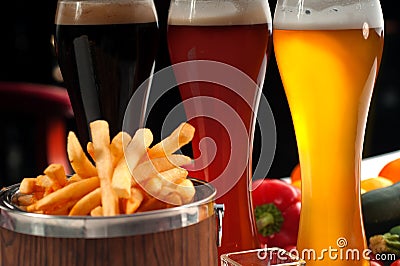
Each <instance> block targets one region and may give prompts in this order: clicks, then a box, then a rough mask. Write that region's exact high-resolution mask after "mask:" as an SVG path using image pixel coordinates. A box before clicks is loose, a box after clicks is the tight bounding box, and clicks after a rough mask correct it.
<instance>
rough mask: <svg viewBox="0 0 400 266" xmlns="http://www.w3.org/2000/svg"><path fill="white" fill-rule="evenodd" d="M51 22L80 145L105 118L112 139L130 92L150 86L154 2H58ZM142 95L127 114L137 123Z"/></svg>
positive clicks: (154, 40)
mask: <svg viewBox="0 0 400 266" xmlns="http://www.w3.org/2000/svg"><path fill="white" fill-rule="evenodd" d="M55 24H56V34H55V41H56V42H55V44H56V53H57V56H58V62H59V65H60V69H61V72H62V76H63V80H64V84H65V86H66V88H67V90H68V93H69V96H70V99H71V104H72V107H73V110H74V114H75V118H76V124H77V131H78V135H79V139H80V141H81V143H82V144H84V143H87V141H89V130H88V126H89V123H90V122H92V121H94V120H97V119H104V120H107V121H108V123H109V126H110V134H111V137H113V136H114V135H115V134H116V133H118V132H119V131H121V130H122V123H123V118H124V114H125V110H126V107H127V105H128V102H129V100H130V98H131V96H132V95H133V94H134V93H135V91H136V90H137V88H138V87H139V86H141V85H142V84H143V83H144V82H146V83H148V84H150V82H149V80H150V79H148V78H149V77H150V76H151V75H152V73H153V69H154V59H155V55H156V50H157V42H158V24H157V15H156V12H155V7H154V3H153V1H152V0H59V1H58V5H57V11H56V16H55ZM143 86H146V84H144V85H143ZM143 91H145V90H143ZM145 94H146V93H144V95H143V103H138V108H137V110H138V114H134V115H132V117H136V118H137V121H135V122H134V121H132V123H136V124H137V125H135V126H137V127H139V125H138V124H139V123H140V118H139V116H140V111H141V109H143V107H142V106H141V104H144V103H145V102H146V99H145V97H146V95H145ZM132 110H133V109H132Z"/></svg>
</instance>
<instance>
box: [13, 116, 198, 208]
mask: <svg viewBox="0 0 400 266" xmlns="http://www.w3.org/2000/svg"><path fill="white" fill-rule="evenodd" d="M90 131H91V135H92V140H93V141H92V142H89V143H87V146H86V149H87V153H88V154H89V155H90V157H91V158H88V157H87V156H86V153H85V151H84V150H83V149H82V146H81V144H80V143H79V141H78V139H77V137H76V135H75V133H74V132H70V133H69V135H68V140H67V141H68V142H67V152H68V157H69V160H70V163H71V166H72V168H73V170H74V171H75V174H74V175H73V176H71V177H70V178H67V177H66V175H65V171H64V168H63V167H62V166H61V165H59V164H50V165H49V166H48V167H47V168H46V169H45V170H44V174H41V175H38V176H37V177H36V178H24V179H23V180H22V182H21V184H20V188H19V189H20V190H19V192H20V194H19V195H18V197H17V198H16V202H18V206H19V207H20V208H21V209H23V210H26V211H28V212H34V213H41V214H52V215H70V216H73V215H91V216H111V215H117V214H119V213H125V214H132V213H136V212H143V211H150V210H156V209H162V208H169V207H172V206H176V205H181V204H185V203H189V202H191V201H192V200H193V197H194V194H195V189H194V186H193V183H192V182H191V181H190V180H189V179H187V175H188V171H187V170H185V169H184V168H182V167H181V166H183V165H186V164H189V163H190V162H191V158H190V157H187V156H184V155H180V154H173V153H174V152H175V151H177V150H179V149H180V148H181V147H182V146H183V145H185V144H187V143H188V142H190V141H191V140H192V138H193V134H194V128H193V127H192V126H191V125H189V124H187V123H182V124H181V125H180V126H179V127H178V128H177V129H175V130H174V131H173V132H172V133H171V134H170V135H169V136H168V137H166V138H165V139H163V140H162V141H161V142H159V143H157V144H156V145H154V146H153V147H152V148H149V146H150V145H151V143H152V141H153V135H152V133H151V131H150V130H149V129H146V128H142V129H139V130H137V131H136V133H135V134H134V136H133V137H131V136H130V135H129V134H128V133H125V132H120V133H118V134H117V135H116V136H115V137H114V138H113V139H112V140H111V141H110V133H109V127H108V123H107V122H106V121H104V120H97V121H94V122H92V123H91V124H90ZM90 159H93V162H95V164H93V163H92V161H91V160H90ZM137 183H139V185H140V186H141V187H139V186H137Z"/></svg>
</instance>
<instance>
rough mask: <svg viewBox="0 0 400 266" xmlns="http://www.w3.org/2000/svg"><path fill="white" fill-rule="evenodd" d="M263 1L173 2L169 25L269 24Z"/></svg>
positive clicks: (268, 11) (269, 20)
mask: <svg viewBox="0 0 400 266" xmlns="http://www.w3.org/2000/svg"><path fill="white" fill-rule="evenodd" d="M271 22H272V19H271V13H270V9H269V5H268V2H267V1H265V0H244V1H215V0H214V1H209V0H206V1H193V2H192V1H174V2H172V3H171V7H170V15H169V19H168V24H169V25H198V26H220V25H221V26H222V25H252V24H262V23H271Z"/></svg>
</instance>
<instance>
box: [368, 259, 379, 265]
mask: <svg viewBox="0 0 400 266" xmlns="http://www.w3.org/2000/svg"><path fill="white" fill-rule="evenodd" d="M369 265H370V266H382V264H381V263H379V262H377V261H373V260H371V261H370V262H369Z"/></svg>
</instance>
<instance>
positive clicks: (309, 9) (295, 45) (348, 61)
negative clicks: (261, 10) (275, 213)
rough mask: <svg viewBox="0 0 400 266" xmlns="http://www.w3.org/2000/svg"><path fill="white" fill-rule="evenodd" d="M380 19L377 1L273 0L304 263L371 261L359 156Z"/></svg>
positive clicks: (380, 31) (378, 47) (377, 55)
mask: <svg viewBox="0 0 400 266" xmlns="http://www.w3.org/2000/svg"><path fill="white" fill-rule="evenodd" d="M383 24H384V23H383V16H382V10H381V6H380V3H379V0H346V1H337V0H325V1H320V0H301V1H298V0H278V2H277V6H276V9H275V15H274V27H273V34H274V38H273V40H274V49H275V54H276V59H277V63H278V68H279V71H280V75H281V78H282V82H283V85H284V89H285V93H286V96H287V99H288V102H289V106H290V110H291V114H292V119H293V123H294V128H295V133H296V139H297V145H298V151H299V157H300V158H299V159H300V166H301V174H302V210H301V217H300V232H299V237H298V242H297V249H298V251H299V252H301V251H307V252H304V253H305V254H306V255H307V256H305V257H303V258H304V259H305V260H307V265H319V266H320V265H342V266H343V265H369V263H368V261H367V260H366V259H365V257H366V256H365V253H363V251H365V249H366V239H365V236H364V229H363V224H362V219H361V209H360V162H361V155H362V146H363V138H364V130H365V125H366V119H367V113H368V108H369V103H370V99H371V95H372V91H373V87H374V82H375V79H376V76H377V74H378V69H379V64H380V60H381V54H382V49H383ZM329 250H331V251H332V250H333V251H334V252H333V253H332V252H331V253H329V252H328V251H329Z"/></svg>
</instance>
